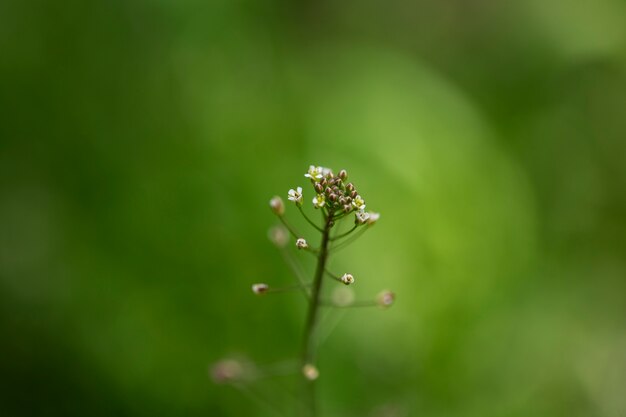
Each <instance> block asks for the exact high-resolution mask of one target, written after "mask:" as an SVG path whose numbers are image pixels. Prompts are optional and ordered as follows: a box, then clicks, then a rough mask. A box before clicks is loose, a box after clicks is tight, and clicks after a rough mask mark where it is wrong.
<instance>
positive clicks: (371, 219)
mask: <svg viewBox="0 0 626 417" xmlns="http://www.w3.org/2000/svg"><path fill="white" fill-rule="evenodd" d="M369 215H370V217H369V219H367V224H368V225H370V226H373V225H374V224H375V223H376V222H377V221H378V219H380V213H375V212H373V211H370V212H369Z"/></svg>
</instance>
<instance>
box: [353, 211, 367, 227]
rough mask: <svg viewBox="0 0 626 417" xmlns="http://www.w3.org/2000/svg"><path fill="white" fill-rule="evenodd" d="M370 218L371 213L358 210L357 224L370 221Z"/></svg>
mask: <svg viewBox="0 0 626 417" xmlns="http://www.w3.org/2000/svg"><path fill="white" fill-rule="evenodd" d="M369 219H370V214H369V213H367V212H365V211H363V210H360V211H357V212H356V223H357V224H365V223H367V222H368V221H369Z"/></svg>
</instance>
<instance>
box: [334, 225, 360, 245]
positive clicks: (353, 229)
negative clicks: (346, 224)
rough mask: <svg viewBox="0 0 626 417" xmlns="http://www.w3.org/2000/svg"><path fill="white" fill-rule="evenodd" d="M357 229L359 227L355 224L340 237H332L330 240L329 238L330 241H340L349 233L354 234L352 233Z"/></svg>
mask: <svg viewBox="0 0 626 417" xmlns="http://www.w3.org/2000/svg"><path fill="white" fill-rule="evenodd" d="M357 227H359V225H358V224H355V225H354V227H353V228H352V229H350V230H348V231H347V232H345V233H342V234H340V235H337V236H333V237H331V238H330V240H332V241H335V240H337V239H341V238H342V237H345V236H348V235H349V234H350V233H352V232H354V231H355V230H356V228H357Z"/></svg>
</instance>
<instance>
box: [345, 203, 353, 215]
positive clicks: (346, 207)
mask: <svg viewBox="0 0 626 417" xmlns="http://www.w3.org/2000/svg"><path fill="white" fill-rule="evenodd" d="M350 210H352V206H351V205H350V204H346V205H345V206H343V211H345V212H346V213H350Z"/></svg>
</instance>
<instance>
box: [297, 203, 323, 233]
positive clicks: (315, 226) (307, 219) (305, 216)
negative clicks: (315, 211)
mask: <svg viewBox="0 0 626 417" xmlns="http://www.w3.org/2000/svg"><path fill="white" fill-rule="evenodd" d="M298 209H299V210H300V213H302V216H303V217H304V218H305V219H306V221H307V222H309V224H310V225H311V226H313V227H314V228H316V229H317V230H318V231H319V232H321V233H324V231H323V230H322V229H320V227H319V226H318V225H316V224H315V223H313V220H311V219H309V216H307V215H306V213H305V212H304V210H302V206H298Z"/></svg>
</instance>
